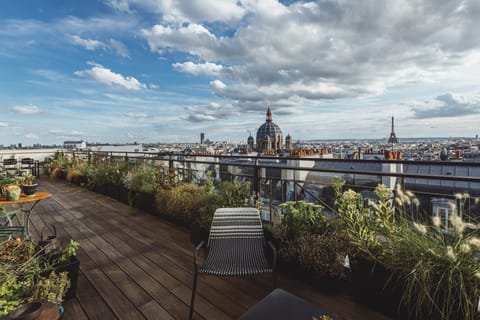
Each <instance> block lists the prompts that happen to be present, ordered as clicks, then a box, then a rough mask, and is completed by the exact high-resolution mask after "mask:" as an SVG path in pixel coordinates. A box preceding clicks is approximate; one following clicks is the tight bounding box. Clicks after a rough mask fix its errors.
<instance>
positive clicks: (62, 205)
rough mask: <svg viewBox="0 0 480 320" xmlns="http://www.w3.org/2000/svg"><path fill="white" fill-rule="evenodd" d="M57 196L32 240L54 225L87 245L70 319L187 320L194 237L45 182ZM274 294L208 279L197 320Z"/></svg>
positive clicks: (352, 307)
mask: <svg viewBox="0 0 480 320" xmlns="http://www.w3.org/2000/svg"><path fill="white" fill-rule="evenodd" d="M40 189H41V190H42V191H50V192H52V194H53V196H52V197H51V198H49V199H47V200H44V201H42V202H40V203H39V204H38V206H37V207H36V208H35V210H34V213H33V214H32V224H33V226H34V227H33V228H32V234H33V235H34V237H35V236H38V233H39V230H41V229H42V227H43V226H44V225H45V224H48V225H51V224H55V225H56V227H57V232H58V234H59V235H60V236H61V235H66V236H68V237H71V238H73V239H75V240H77V241H78V242H80V245H81V247H80V249H79V252H78V255H79V258H80V261H81V264H80V277H79V282H78V290H77V295H76V298H74V299H72V300H70V301H67V302H66V303H65V305H64V306H65V310H66V311H65V317H64V319H66V320H71V319H101V320H106V319H187V318H188V309H189V307H188V306H189V302H190V294H191V284H192V278H193V258H192V248H193V246H192V244H191V242H190V240H189V233H188V230H187V229H185V228H181V227H178V226H175V225H172V224H170V223H168V222H165V221H163V220H162V219H160V218H158V217H155V216H153V215H151V214H148V213H144V212H142V211H140V210H137V209H132V208H130V207H128V206H127V205H125V204H123V203H120V202H118V201H116V200H114V199H111V198H109V197H106V196H103V195H101V194H97V193H94V192H90V191H88V190H86V189H85V188H81V187H78V186H72V185H68V184H66V183H64V182H56V183H50V182H48V181H46V180H42V181H41V188H40ZM279 287H281V288H283V289H285V290H287V291H290V292H292V293H294V294H296V295H298V296H300V297H302V298H304V299H306V300H308V301H310V302H312V303H314V304H316V305H318V306H319V307H321V308H324V309H326V310H329V311H331V312H333V313H335V314H337V315H339V316H341V317H343V318H344V319H369V320H375V319H379V320H380V319H387V318H386V317H384V316H383V315H380V314H378V313H376V312H373V311H372V310H369V309H367V308H365V307H363V306H361V305H359V304H357V303H355V302H354V301H353V299H352V298H351V297H349V296H348V295H346V294H338V295H331V294H327V293H324V292H322V291H320V290H318V289H316V288H314V287H311V286H309V285H308V284H306V283H303V282H301V281H298V280H296V279H292V278H291V277H288V276H286V275H283V274H281V273H280V274H279ZM271 290H272V282H271V276H265V277H263V276H261V277H255V278H234V279H230V278H228V279H225V278H217V277H207V276H201V277H200V280H199V283H198V290H197V292H198V295H197V300H196V304H195V311H196V314H195V316H196V318H197V319H208V320H210V319H232V318H233V319H235V318H237V317H238V316H240V315H241V314H243V313H244V312H245V311H247V310H248V309H249V308H250V307H252V306H253V305H255V304H256V303H257V302H258V301H259V300H261V299H262V298H263V297H264V296H266V295H267V294H268V293H269V292H270V291H271Z"/></svg>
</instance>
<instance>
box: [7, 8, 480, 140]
mask: <svg viewBox="0 0 480 320" xmlns="http://www.w3.org/2000/svg"><path fill="white" fill-rule="evenodd" d="M0 21H1V22H2V29H1V30H0V70H2V71H1V72H0V82H1V88H2V89H1V90H0V114H1V115H0V144H3V145H10V144H14V143H22V144H24V145H33V144H36V143H41V144H61V143H62V142H63V141H64V140H86V141H92V142H95V141H104V142H118V143H122V142H133V141H141V142H184V141H198V140H199V134H200V132H204V133H205V138H207V139H209V140H211V141H242V140H243V141H246V139H247V137H248V135H249V133H248V132H249V131H252V132H256V130H257V128H258V127H259V126H260V125H261V124H262V123H263V120H264V115H265V110H266V107H267V105H269V106H270V107H271V108H272V112H273V120H274V121H275V122H276V123H278V124H279V125H280V126H281V127H282V130H283V132H284V135H286V134H287V133H290V134H291V135H292V137H293V139H294V140H297V139H298V140H313V139H381V138H385V139H386V138H388V135H389V134H390V121H391V117H392V116H394V117H395V132H396V134H397V136H398V137H399V138H400V139H402V138H409V137H435V136H439V137H448V136H457V137H459V136H462V137H474V136H475V135H476V134H478V133H479V132H480V128H479V127H480V89H479V88H478V84H479V83H480V38H478V36H477V35H476V30H478V29H479V28H480V3H478V2H475V1H461V2H459V1H446V0H442V1H433V0H431V1H427V0H415V1H414V0H411V1H401V2H395V3H390V2H388V3H385V2H383V1H362V2H358V1H314V2H310V1H290V0H289V1H282V2H278V1H275V0H264V1H253V0H241V1H236V0H232V1H227V0H224V1H215V0H204V1H200V0H192V1H167V0H102V1H101V0H86V1H83V2H78V1H74V0H70V1H62V2H61V3H57V2H47V3H40V2H37V1H34V2H31V1H27V0H19V1H15V2H10V1H4V2H2V3H0Z"/></svg>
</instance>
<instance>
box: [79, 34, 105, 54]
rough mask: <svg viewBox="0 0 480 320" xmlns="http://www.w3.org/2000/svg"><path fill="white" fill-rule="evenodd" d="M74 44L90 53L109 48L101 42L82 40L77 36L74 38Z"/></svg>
mask: <svg viewBox="0 0 480 320" xmlns="http://www.w3.org/2000/svg"><path fill="white" fill-rule="evenodd" d="M72 42H73V43H74V44H77V45H79V46H82V47H84V48H85V49H87V50H90V51H95V50H96V49H103V48H106V47H107V45H106V44H105V43H103V42H101V41H98V40H93V39H82V38H80V37H79V36H76V35H75V36H72Z"/></svg>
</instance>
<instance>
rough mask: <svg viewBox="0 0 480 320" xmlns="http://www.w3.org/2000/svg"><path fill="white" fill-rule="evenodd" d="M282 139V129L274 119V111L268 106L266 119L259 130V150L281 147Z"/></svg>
mask: <svg viewBox="0 0 480 320" xmlns="http://www.w3.org/2000/svg"><path fill="white" fill-rule="evenodd" d="M282 140H283V137H282V130H281V129H280V127H279V126H278V125H277V124H276V123H274V122H273V121H272V112H271V110H270V107H268V108H267V117H266V121H265V123H264V124H262V125H261V126H260V128H258V130H257V151H258V152H262V151H264V150H277V149H280V148H282V146H283V143H282V142H283V141H282Z"/></svg>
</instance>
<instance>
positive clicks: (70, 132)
mask: <svg viewBox="0 0 480 320" xmlns="http://www.w3.org/2000/svg"><path fill="white" fill-rule="evenodd" d="M48 133H49V134H53V135H61V136H64V137H65V136H67V137H73V136H84V135H85V132H81V131H77V130H68V129H48Z"/></svg>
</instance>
